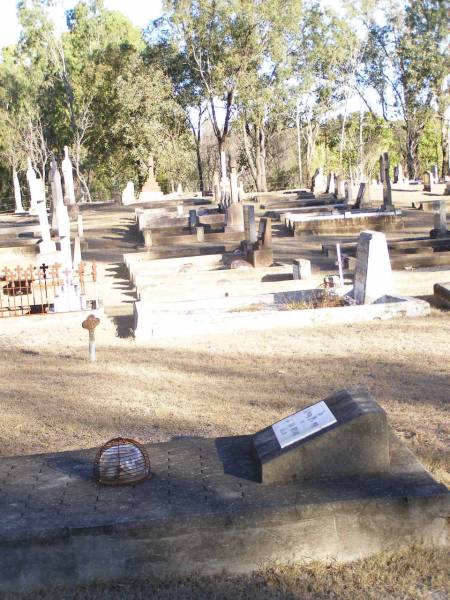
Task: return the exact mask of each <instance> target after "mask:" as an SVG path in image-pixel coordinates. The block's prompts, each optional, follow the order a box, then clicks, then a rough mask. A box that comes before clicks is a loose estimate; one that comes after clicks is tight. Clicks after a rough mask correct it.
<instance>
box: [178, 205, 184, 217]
mask: <svg viewBox="0 0 450 600" xmlns="http://www.w3.org/2000/svg"><path fill="white" fill-rule="evenodd" d="M177 217H184V206H183V205H182V204H177Z"/></svg>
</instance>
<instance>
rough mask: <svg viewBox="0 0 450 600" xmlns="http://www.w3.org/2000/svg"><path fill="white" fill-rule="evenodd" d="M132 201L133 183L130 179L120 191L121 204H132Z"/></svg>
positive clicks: (133, 200)
mask: <svg viewBox="0 0 450 600" xmlns="http://www.w3.org/2000/svg"><path fill="white" fill-rule="evenodd" d="M133 202H136V197H135V195H134V183H133V182H132V181H128V182H127V185H126V186H125V187H124V189H123V191H122V204H123V205H124V206H128V205H129V204H133Z"/></svg>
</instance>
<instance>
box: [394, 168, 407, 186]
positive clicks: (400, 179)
mask: <svg viewBox="0 0 450 600" xmlns="http://www.w3.org/2000/svg"><path fill="white" fill-rule="evenodd" d="M394 183H400V184H403V183H405V176H404V174H403V167H402V165H401V164H398V165H395V167H394Z"/></svg>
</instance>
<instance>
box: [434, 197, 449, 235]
mask: <svg viewBox="0 0 450 600" xmlns="http://www.w3.org/2000/svg"><path fill="white" fill-rule="evenodd" d="M433 209H434V229H433V230H432V231H431V236H432V237H445V236H447V234H448V231H447V202H446V200H439V201H437V202H433Z"/></svg>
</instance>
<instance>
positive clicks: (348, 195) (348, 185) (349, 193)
mask: <svg viewBox="0 0 450 600" xmlns="http://www.w3.org/2000/svg"><path fill="white" fill-rule="evenodd" d="M352 202H353V189H352V182H351V181H346V182H345V204H351V203H352Z"/></svg>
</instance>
